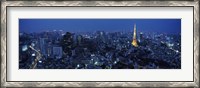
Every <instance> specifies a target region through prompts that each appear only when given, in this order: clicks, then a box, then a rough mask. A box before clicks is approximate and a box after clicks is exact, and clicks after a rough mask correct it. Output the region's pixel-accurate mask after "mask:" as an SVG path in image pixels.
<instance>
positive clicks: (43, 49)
mask: <svg viewBox="0 0 200 88" xmlns="http://www.w3.org/2000/svg"><path fill="white" fill-rule="evenodd" d="M40 50H41V53H42V54H43V55H44V56H45V55H46V53H47V52H46V41H45V38H40Z"/></svg>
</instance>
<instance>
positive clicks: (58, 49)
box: [53, 46, 63, 59]
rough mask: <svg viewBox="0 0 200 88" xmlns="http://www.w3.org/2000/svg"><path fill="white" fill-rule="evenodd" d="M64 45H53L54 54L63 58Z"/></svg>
mask: <svg viewBox="0 0 200 88" xmlns="http://www.w3.org/2000/svg"><path fill="white" fill-rule="evenodd" d="M62 52H63V51H62V47H58V46H57V47H53V56H55V57H56V58H58V59H60V58H62Z"/></svg>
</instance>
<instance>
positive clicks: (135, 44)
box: [132, 24, 138, 47]
mask: <svg viewBox="0 0 200 88" xmlns="http://www.w3.org/2000/svg"><path fill="white" fill-rule="evenodd" d="M136 33H137V32H136V24H134V31H133V41H132V45H133V46H134V47H138V44H137V38H136Z"/></svg>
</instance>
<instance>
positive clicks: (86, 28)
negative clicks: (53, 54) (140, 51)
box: [19, 19, 181, 34]
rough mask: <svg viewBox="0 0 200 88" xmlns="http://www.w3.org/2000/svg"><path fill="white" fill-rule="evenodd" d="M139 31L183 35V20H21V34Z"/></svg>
mask: <svg viewBox="0 0 200 88" xmlns="http://www.w3.org/2000/svg"><path fill="white" fill-rule="evenodd" d="M134 24H136V26H137V31H141V32H159V33H170V34H171V33H172V34H177V33H181V19H19V30H20V32H27V33H32V32H43V31H53V30H63V31H66V32H67V31H68V32H90V31H91V32H94V31H97V30H99V31H107V32H115V31H131V30H133V26H134Z"/></svg>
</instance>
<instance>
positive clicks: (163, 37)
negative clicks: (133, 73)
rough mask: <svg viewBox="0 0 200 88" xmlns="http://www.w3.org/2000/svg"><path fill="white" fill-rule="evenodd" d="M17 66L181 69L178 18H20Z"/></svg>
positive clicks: (179, 24) (39, 67) (28, 67)
mask: <svg viewBox="0 0 200 88" xmlns="http://www.w3.org/2000/svg"><path fill="white" fill-rule="evenodd" d="M19 69H181V19H93V18H92V19H87V18H86V19H19Z"/></svg>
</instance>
